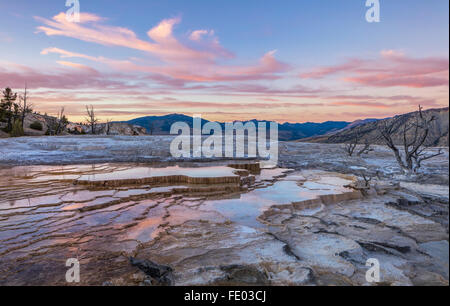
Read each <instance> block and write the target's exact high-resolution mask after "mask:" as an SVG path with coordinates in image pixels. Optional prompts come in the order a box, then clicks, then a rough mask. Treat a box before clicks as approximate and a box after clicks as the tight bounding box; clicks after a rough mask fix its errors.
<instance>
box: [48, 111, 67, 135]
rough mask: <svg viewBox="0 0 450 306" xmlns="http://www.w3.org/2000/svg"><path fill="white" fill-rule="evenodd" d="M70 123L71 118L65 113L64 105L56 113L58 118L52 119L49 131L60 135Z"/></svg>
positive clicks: (51, 133)
mask: <svg viewBox="0 0 450 306" xmlns="http://www.w3.org/2000/svg"><path fill="white" fill-rule="evenodd" d="M68 123H69V120H68V119H67V117H66V116H65V115H64V107H61V109H60V110H59V111H58V114H57V115H56V118H54V119H52V120H51V121H50V124H49V131H48V133H49V134H50V135H55V136H56V135H59V134H61V133H62V132H63V131H64V129H65V128H66V126H67V124H68Z"/></svg>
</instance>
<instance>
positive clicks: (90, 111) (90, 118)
mask: <svg viewBox="0 0 450 306" xmlns="http://www.w3.org/2000/svg"><path fill="white" fill-rule="evenodd" d="M86 112H87V117H86V121H87V123H88V124H89V126H90V127H91V133H92V135H95V126H96V125H97V123H98V118H97V117H96V116H95V111H94V107H93V106H92V105H91V106H87V105H86Z"/></svg>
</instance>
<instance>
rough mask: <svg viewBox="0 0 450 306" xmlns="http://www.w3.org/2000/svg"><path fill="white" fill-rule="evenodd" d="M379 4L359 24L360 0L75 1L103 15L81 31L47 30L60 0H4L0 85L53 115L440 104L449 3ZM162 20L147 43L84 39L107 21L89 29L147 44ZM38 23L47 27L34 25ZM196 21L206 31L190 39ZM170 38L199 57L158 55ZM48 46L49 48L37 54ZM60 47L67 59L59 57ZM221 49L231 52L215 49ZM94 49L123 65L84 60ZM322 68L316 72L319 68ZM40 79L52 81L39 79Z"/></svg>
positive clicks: (285, 113)
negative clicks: (155, 42) (123, 33)
mask: <svg viewBox="0 0 450 306" xmlns="http://www.w3.org/2000/svg"><path fill="white" fill-rule="evenodd" d="M380 4H381V22H380V23H368V22H367V21H366V20H365V12H366V10H367V8H366V7H365V1H364V0H338V1H336V0H315V1H312V0H311V1H306V0H305V1H299V0H292V1H291V0H286V1H256V0H241V1H237V0H227V1H222V0H215V1H206V0H205V1H203V0H191V1H182V0H178V1H175V0H171V1H138V0H129V1H111V0H109V1H108V0H89V1H87V0H80V5H81V13H82V14H84V13H89V14H91V15H93V16H96V18H97V17H98V18H101V19H98V20H97V19H96V20H95V21H93V22H92V23H82V24H81V25H80V27H79V28H77V30H76V31H78V32H79V33H80V34H71V33H63V34H57V35H53V34H52V33H51V31H50V30H49V29H48V28H49V23H51V22H54V21H55V20H54V19H52V18H54V16H57V15H58V14H60V13H62V12H65V11H66V10H67V8H66V7H65V0H48V1H29V0H28V1H25V0H16V1H3V0H2V1H1V2H0V9H1V11H2V12H6V13H4V14H3V18H1V19H0V43H1V44H2V47H1V48H0V63H3V65H2V66H3V67H2V68H0V69H1V70H0V86H2V87H5V86H13V87H20V83H23V81H24V80H25V79H27V78H28V79H29V80H30V82H27V83H28V84H29V86H30V87H31V88H30V89H31V90H32V91H33V90H34V92H35V97H36V102H38V103H37V104H39V105H41V107H42V109H43V110H45V111H48V112H50V113H51V112H52V111H53V109H54V108H55V104H57V103H58V104H64V103H67V108H68V109H69V111H70V112H72V113H73V116H74V117H75V118H78V116H81V114H79V111H78V108H79V109H80V111H82V108H83V107H78V106H79V105H81V106H83V102H85V103H90V104H94V105H96V106H97V107H98V108H99V109H100V110H101V111H104V113H105V117H113V118H131V117H136V116H140V115H143V114H147V113H148V114H163V113H171V112H184V113H186V112H189V111H191V110H192V107H194V108H196V109H195V112H196V113H198V112H203V113H205V117H207V118H211V119H224V118H233V119H237V118H242V119H248V118H258V119H274V120H278V121H307V120H306V119H311V120H315V121H325V120H326V119H327V118H328V117H329V116H330V115H335V116H337V117H339V118H336V119H342V120H353V119H358V118H359V117H361V116H370V115H372V116H370V117H377V116H378V117H384V116H386V115H390V114H391V113H396V112H399V111H401V110H412V109H413V108H415V107H417V105H416V104H417V103H418V102H422V104H424V105H426V106H429V107H437V106H446V105H448V77H444V73H446V74H448V53H449V49H448V45H449V41H448V34H449V33H448V26H449V16H448V11H449V7H448V6H449V2H448V1H446V0H428V1H423V0H396V1H392V0H384V1H383V0H380ZM35 17H40V18H39V19H37V18H35ZM163 20H171V21H170V22H169V24H170V26H171V33H170V39H172V38H173V39H176V41H177V44H176V45H175V44H174V45H172V44H171V45H170V46H162V47H161V46H159V47H161V48H162V49H164V50H159V51H155V52H153V51H152V50H150V52H148V50H142V48H135V47H133V46H131V47H129V46H126V45H115V44H114V43H110V42H107V43H105V42H104V41H102V40H101V39H100V40H98V41H93V40H92V39H87V38H86V37H85V36H83V35H84V34H83V33H88V32H86V31H88V30H89V29H98V27H99V26H100V27H102V26H106V28H102V30H101V31H98V33H100V32H101V35H105V36H108V37H109V36H111V37H114V35H115V34H117V31H120V30H119V29H120V28H126V29H127V30H128V31H132V32H133V33H134V35H135V36H136V37H137V38H138V39H139V40H140V41H144V42H150V43H151V42H152V38H151V37H150V38H149V37H148V35H147V32H148V31H149V30H150V29H152V28H155V27H157V26H158V25H160V23H161V22H162V21H163ZM43 26H44V27H46V30H42V29H39V27H43ZM65 26H67V25H65ZM62 27H64V25H62ZM64 29H65V30H67V28H64ZM198 30H202V31H208V32H207V33H208V34H203V36H202V37H201V39H202V41H192V39H191V37H192V36H190V35H191V34H192V33H193V32H195V31H198ZM138 43H139V42H138ZM194 43H195V44H194ZM164 44H165V43H163V45H164ZM174 46H175V48H177V47H178V46H187V47H188V48H189V50H191V49H192V50H194V51H196V52H197V51H199V52H200V51H201V52H203V51H204V52H205V59H201V58H200V57H201V56H202V55H201V54H193V55H192V56H194V58H189V59H183V58H181V57H182V55H180V54H178V55H177V56H176V58H175V57H170V58H169V59H168V58H167V57H165V55H163V53H164V54H168V53H170V52H172V51H171V50H170V48H171V47H174ZM219 46H220V49H219ZM48 48H56V49H58V50H59V51H57V52H54V51H55V50H53V51H51V52H48V53H47V54H41V53H42V51H43V50H45V49H48ZM61 50H64V51H68V52H71V53H75V54H76V55H77V56H74V55H73V54H72V55H71V56H64V57H61ZM186 50H188V49H186ZM224 50H226V52H228V53H229V54H232V56H230V57H229V56H222V54H219V53H217V52H222V51H224ZM275 50H276V52H273V53H271V52H272V51H275ZM215 52H216V53H215ZM224 52H225V51H224ZM269 53H270V54H269ZM80 54H82V55H83V57H80V56H79V55H80ZM66 55H67V54H66ZM265 56H266V57H265ZM98 57H102V58H107V59H109V60H111V61H122V62H123V61H127V65H125V66H124V65H120V67H118V65H116V64H111V61H110V62H108V63H105V61H99V60H93V59H92V58H98ZM209 57H211V58H213V62H211V61H210V60H209V59H207V58H209ZM264 58H265V59H266V60H264ZM258 63H261V64H258ZM17 64H18V65H21V67H20V68H17V67H16V68H15V65H17ZM258 65H260V66H258ZM22 66H26V67H27V68H29V69H30V71H33V73H29V74H28V75H27V69H25V67H22ZM136 66H140V67H145V69H139V67H136ZM88 67H89V68H90V69H88ZM180 67H182V68H180ZM411 67H417V68H416V69H411ZM183 69H184V70H183ZM380 69H381V70H380ZM322 70H325V72H326V73H320V74H317V72H318V71H322ZM395 71H398V73H393V72H395ZM313 72H315V73H313ZM71 73H72V74H73V75H71ZM2 74H3V75H2ZM50 76H54V77H56V78H59V79H60V80H61V81H60V82H53V81H49V82H48V84H47V83H45V81H44V80H47V79H48V78H49V77H50ZM77 77H79V78H85V79H86V80H88V79H89V80H90V82H86V84H83V83H82V82H75V83H77V84H75V85H74V86H73V87H72V88H71V86H70V83H67V84H66V83H64V82H63V80H64V79H65V78H67V80H68V82H69V81H72V80H73V79H76V78H77ZM445 78H446V79H445ZM33 80H36V81H35V82H33ZM100 80H101V82H100ZM105 80H109V81H110V82H109V83H108V82H106V81H105ZM137 80H139V82H138V81H137ZM144 80H145V81H144ZM445 81H447V82H445ZM3 83H5V84H3ZM8 83H12V84H8ZM33 83H35V84H33ZM78 83H79V84H78ZM243 88H244V89H243ZM119 89H122V90H123V93H122V94H120V93H117V91H118V90H119ZM126 91H129V92H126ZM144 96H147V97H149V98H148V99H145V97H144ZM349 96H351V97H349ZM356 96H359V97H360V99H357V97H356ZM58 97H59V100H58ZM70 97H73V99H71V98H70ZM84 97H89V99H84V100H85V101H84V100H83V98H84ZM124 97H126V100H127V101H126V102H125V103H124V102H123V100H124ZM344 97H345V98H344ZM399 97H404V99H403V100H402V99H400V98H399ZM96 98H97V100H96ZM333 98H334V99H333ZM49 101H53V102H49ZM119 101H120V103H119ZM365 102H366V104H364V103H365ZM195 103H197V104H195ZM214 103H216V104H217V106H214ZM119 104H121V105H119ZM225 104H230V105H233V106H234V107H233V108H231V107H228V108H227V107H226V105H225ZM266 104H267V105H266ZM224 108H226V109H224ZM237 109H239V111H237ZM121 110H123V111H121ZM305 110H307V112H308V116H307V117H308V118H304V117H303V116H304V114H305ZM56 111H57V110H56V109H55V110H54V111H53V112H56ZM293 113H295V114H298V115H295V116H294V115H293Z"/></svg>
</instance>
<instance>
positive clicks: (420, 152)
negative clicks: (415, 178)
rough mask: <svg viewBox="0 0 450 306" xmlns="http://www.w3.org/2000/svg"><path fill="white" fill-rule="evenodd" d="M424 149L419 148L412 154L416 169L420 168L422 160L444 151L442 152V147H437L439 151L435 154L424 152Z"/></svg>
mask: <svg viewBox="0 0 450 306" xmlns="http://www.w3.org/2000/svg"><path fill="white" fill-rule="evenodd" d="M424 151H425V149H424V148H421V149H420V150H418V151H417V152H416V153H415V154H414V155H413V159H414V162H415V163H416V171H417V169H420V168H421V167H422V162H423V161H425V160H428V159H432V158H434V157H437V156H439V155H442V154H444V152H442V149H441V148H439V151H438V152H437V153H435V154H429V155H427V154H425V152H424Z"/></svg>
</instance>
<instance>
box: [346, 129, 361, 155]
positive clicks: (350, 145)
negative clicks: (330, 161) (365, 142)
mask: <svg viewBox="0 0 450 306" xmlns="http://www.w3.org/2000/svg"><path fill="white" fill-rule="evenodd" d="M358 142H359V133H358V132H356V135H355V137H353V139H352V140H351V142H350V143H346V144H345V145H344V150H345V152H347V155H348V156H350V157H352V156H353V153H355V149H356V146H357V145H358Z"/></svg>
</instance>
